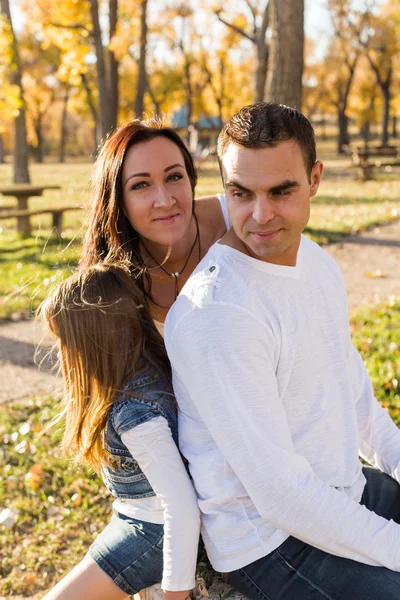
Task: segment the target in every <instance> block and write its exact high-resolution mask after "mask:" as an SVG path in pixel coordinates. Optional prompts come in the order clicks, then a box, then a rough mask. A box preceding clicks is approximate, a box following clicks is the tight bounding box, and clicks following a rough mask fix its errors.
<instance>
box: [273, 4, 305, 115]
mask: <svg viewBox="0 0 400 600" xmlns="http://www.w3.org/2000/svg"><path fill="white" fill-rule="evenodd" d="M269 20H270V26H271V43H270V50H269V63H268V73H267V85H266V97H267V100H269V101H270V102H278V103H280V104H286V105H287V106H292V107H293V108H297V109H299V110H300V109H301V101H302V89H303V84H302V76H303V67H304V0H270V4H269Z"/></svg>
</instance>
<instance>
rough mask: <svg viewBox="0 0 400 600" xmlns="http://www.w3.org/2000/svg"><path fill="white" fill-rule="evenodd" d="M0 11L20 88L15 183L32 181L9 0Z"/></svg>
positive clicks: (3, 0)
mask: <svg viewBox="0 0 400 600" xmlns="http://www.w3.org/2000/svg"><path fill="white" fill-rule="evenodd" d="M0 12H1V14H2V15H3V17H4V18H5V20H6V21H7V24H8V33H9V37H10V42H11V46H10V50H11V65H12V66H11V70H10V80H11V84H12V85H13V86H15V87H14V89H17V90H18V95H19V98H18V104H19V107H18V109H16V111H17V116H16V117H15V121H14V161H13V170H14V176H13V178H14V183H30V177H29V166H28V142H27V133H26V116H25V98H24V90H23V87H22V68H21V61H20V56H19V49H18V42H17V38H16V36H15V33H14V29H13V24H12V20H11V12H10V3H9V0H0Z"/></svg>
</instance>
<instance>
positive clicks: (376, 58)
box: [365, 15, 400, 145]
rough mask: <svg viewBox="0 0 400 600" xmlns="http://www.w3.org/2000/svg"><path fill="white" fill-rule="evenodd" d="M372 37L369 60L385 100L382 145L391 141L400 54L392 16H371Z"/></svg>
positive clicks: (369, 43)
mask: <svg viewBox="0 0 400 600" xmlns="http://www.w3.org/2000/svg"><path fill="white" fill-rule="evenodd" d="M369 32H370V36H369V39H368V41H367V42H366V44H365V47H366V50H367V58H368V61H369V64H370V66H371V69H372V70H373V72H374V73H375V76H376V82H377V84H378V86H379V87H380V90H381V93H382V98H383V110H382V136H381V141H382V144H383V145H385V144H387V143H388V141H389V116H390V100H391V96H392V84H393V76H394V69H393V60H394V57H395V55H396V54H398V53H399V52H400V45H399V43H398V40H397V36H396V33H395V29H394V22H393V19H391V18H390V16H389V15H388V16H385V18H384V19H383V18H379V17H377V16H371V18H370V23H369Z"/></svg>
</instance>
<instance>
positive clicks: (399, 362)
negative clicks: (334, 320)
mask: <svg viewBox="0 0 400 600" xmlns="http://www.w3.org/2000/svg"><path fill="white" fill-rule="evenodd" d="M351 329H352V336H353V341H354V343H355V345H356V347H357V348H358V350H359V352H360V353H361V356H362V357H363V360H364V362H365V365H366V367H367V369H368V372H369V374H370V376H371V379H372V383H373V386H374V390H375V395H376V397H377V398H378V400H379V401H380V403H381V404H382V406H384V407H385V408H387V410H388V411H389V413H390V415H391V417H392V418H393V420H394V421H395V423H396V424H397V425H400V299H399V298H397V299H396V298H394V297H391V298H389V299H388V300H387V301H386V303H384V304H379V305H377V306H374V307H362V308H358V309H356V310H354V311H353V312H352V317H351Z"/></svg>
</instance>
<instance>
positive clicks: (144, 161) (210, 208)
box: [81, 119, 229, 332]
mask: <svg viewBox="0 0 400 600" xmlns="http://www.w3.org/2000/svg"><path fill="white" fill-rule="evenodd" d="M196 183H197V173H196V169H195V166H194V163H193V160H192V157H191V155H190V153H189V151H188V150H187V148H186V146H185V144H184V143H183V141H182V140H181V138H180V137H179V136H178V134H176V133H175V132H174V131H173V130H171V129H169V128H166V127H163V126H162V124H161V123H160V122H159V121H158V120H156V119H149V120H147V121H132V122H130V123H128V124H126V125H123V126H122V127H120V128H119V129H117V130H116V131H115V132H114V133H113V134H112V135H111V136H110V137H109V138H108V139H107V140H106V142H105V144H104V146H103V148H102V150H101V152H100V154H99V157H98V159H97V161H96V166H95V170H94V175H93V192H94V194H93V205H92V212H91V217H90V224H89V228H88V231H87V235H86V237H85V240H84V244H83V252H82V258H81V265H82V266H89V265H93V264H95V263H97V262H99V261H101V260H104V258H105V257H106V256H107V255H108V254H109V253H111V254H112V255H113V256H116V257H118V258H119V259H122V260H125V261H126V260H128V261H129V262H130V264H131V265H132V271H133V273H134V275H135V277H136V278H137V282H138V284H139V286H140V287H141V289H142V290H143V292H144V294H145V296H146V299H147V301H148V304H149V308H150V312H151V315H152V317H153V319H154V320H155V322H156V324H157V326H158V328H159V330H160V331H161V332H162V330H163V323H164V320H165V317H166V315H167V312H168V309H169V308H170V307H171V305H172V303H173V302H174V301H175V299H176V297H177V295H178V293H179V291H180V290H181V289H182V287H183V285H184V284H185V282H186V281H187V279H188V277H189V275H190V274H191V273H192V271H193V270H194V268H195V267H196V266H197V265H198V263H199V262H200V260H201V258H202V257H203V256H204V255H205V254H206V252H207V250H208V249H209V248H210V246H211V245H212V244H213V243H214V242H216V241H217V240H218V239H220V238H221V237H222V235H224V233H225V232H226V230H227V228H228V226H229V221H228V216H227V211H226V204H225V201H224V196H220V197H216V196H213V197H208V198H203V199H201V201H195V200H194V190H195V186H196Z"/></svg>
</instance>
